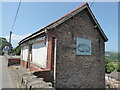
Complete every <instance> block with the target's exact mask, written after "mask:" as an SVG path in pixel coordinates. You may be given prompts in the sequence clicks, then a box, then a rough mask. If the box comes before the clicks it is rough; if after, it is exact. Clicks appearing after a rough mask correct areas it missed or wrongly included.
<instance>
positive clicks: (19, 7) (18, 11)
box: [11, 0, 22, 31]
mask: <svg viewBox="0 0 120 90" xmlns="http://www.w3.org/2000/svg"><path fill="white" fill-rule="evenodd" d="M21 1H22V0H20V2H19V5H18V8H17V12H16V15H15V19H14V21H13V25H12V27H11V31H12V30H13V28H14V25H15V22H16V19H17V16H18V12H19V9H20V6H21Z"/></svg>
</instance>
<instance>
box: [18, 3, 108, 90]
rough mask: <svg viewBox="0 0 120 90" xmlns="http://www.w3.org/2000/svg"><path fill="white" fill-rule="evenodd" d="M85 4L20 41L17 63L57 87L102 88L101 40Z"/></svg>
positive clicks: (103, 46)
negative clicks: (19, 55) (40, 74)
mask: <svg viewBox="0 0 120 90" xmlns="http://www.w3.org/2000/svg"><path fill="white" fill-rule="evenodd" d="M106 41H108V39H107V37H106V35H105V34H104V32H103V30H102V29H101V27H100V25H99V23H98V22H97V20H96V18H95V17H94V15H93V13H92V11H91V9H90V7H89V5H88V3H85V4H83V5H81V6H80V7H79V8H77V9H75V10H73V11H71V12H70V13H68V14H66V15H65V16H63V17H61V18H60V19H58V20H56V21H55V22H53V23H51V24H49V25H48V26H46V27H44V28H42V29H41V30H39V31H37V32H36V33H33V34H32V35H30V36H28V37H26V38H24V39H23V40H21V41H20V43H19V44H20V46H21V65H22V66H23V67H24V68H25V69H27V68H29V69H30V70H31V71H35V72H38V74H39V73H42V72H43V73H44V72H47V73H45V74H43V76H44V78H47V79H49V80H51V81H52V82H54V83H55V87H57V88H104V87H105V67H104V66H105V65H104V56H105V42H106Z"/></svg>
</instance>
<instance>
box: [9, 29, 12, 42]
mask: <svg viewBox="0 0 120 90" xmlns="http://www.w3.org/2000/svg"><path fill="white" fill-rule="evenodd" d="M11 36H12V31H10V37H9V43H10V44H11Z"/></svg>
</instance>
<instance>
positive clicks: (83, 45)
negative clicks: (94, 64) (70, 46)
mask: <svg viewBox="0 0 120 90" xmlns="http://www.w3.org/2000/svg"><path fill="white" fill-rule="evenodd" d="M76 55H91V40H87V39H83V38H78V37H77V38H76Z"/></svg>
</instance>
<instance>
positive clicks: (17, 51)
mask: <svg viewBox="0 0 120 90" xmlns="http://www.w3.org/2000/svg"><path fill="white" fill-rule="evenodd" d="M20 50H21V49H20V46H17V47H15V48H14V49H13V50H12V53H14V54H15V55H20Z"/></svg>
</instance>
